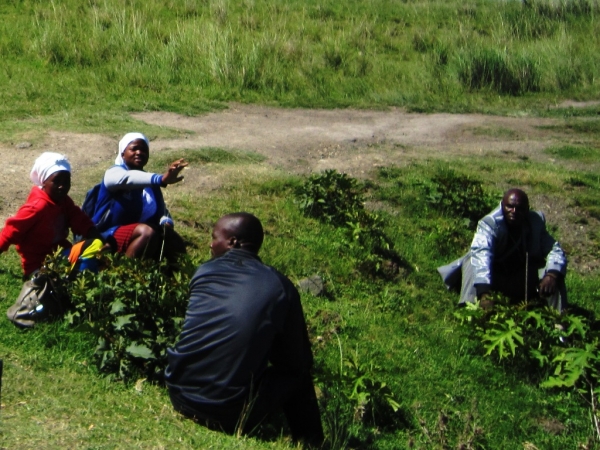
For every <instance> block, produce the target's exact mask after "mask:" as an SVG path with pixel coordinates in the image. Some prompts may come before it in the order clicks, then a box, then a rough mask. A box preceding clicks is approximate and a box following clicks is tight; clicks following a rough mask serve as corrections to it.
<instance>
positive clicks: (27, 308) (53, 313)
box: [6, 272, 67, 328]
mask: <svg viewBox="0 0 600 450" xmlns="http://www.w3.org/2000/svg"><path fill="white" fill-rule="evenodd" d="M59 283H60V281H59V280H53V279H52V278H51V277H50V276H48V275H47V274H45V273H41V272H35V273H34V274H33V275H32V276H31V278H30V279H29V280H27V281H25V283H23V287H22V288H21V293H20V294H19V296H18V297H17V301H16V302H15V304H14V305H12V306H11V307H10V308H8V311H6V316H7V317H8V320H10V321H11V322H12V323H14V324H15V325H17V326H18V327H21V328H32V327H33V326H34V325H35V324H36V323H38V322H41V321H43V320H46V319H50V318H53V317H60V316H62V315H63V314H64V312H65V309H66V303H67V298H66V295H65V294H64V293H63V292H62V290H61V289H60V286H59Z"/></svg>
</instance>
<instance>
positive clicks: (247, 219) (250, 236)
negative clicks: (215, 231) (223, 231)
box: [219, 212, 265, 253]
mask: <svg viewBox="0 0 600 450" xmlns="http://www.w3.org/2000/svg"><path fill="white" fill-rule="evenodd" d="M223 219H226V220H227V231H228V233H230V235H232V236H235V237H236V238H237V240H238V242H239V244H240V247H242V248H244V249H246V250H250V251H253V252H255V253H258V251H259V250H260V247H261V245H262V243H263V239H264V236H265V234H264V230H263V226H262V224H261V223H260V220H259V219H258V217H256V216H255V215H253V214H250V213H247V212H236V213H231V214H227V215H225V216H223V217H221V219H219V220H223Z"/></svg>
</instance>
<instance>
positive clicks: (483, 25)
mask: <svg viewBox="0 0 600 450" xmlns="http://www.w3.org/2000/svg"><path fill="white" fill-rule="evenodd" d="M534 3H535V2H534ZM572 4H574V5H584V4H586V2H573V3H572ZM519 7H520V6H519V2H507V3H500V4H499V3H497V2H472V3H469V4H466V5H465V4H464V2H456V3H453V2H406V3H400V2H389V1H375V2H349V3H348V2H346V3H345V4H343V5H342V4H340V3H339V2H333V1H330V2H318V3H317V2H294V1H291V2H286V3H281V4H279V3H273V2H260V1H256V2H244V3H239V4H233V3H229V2H225V1H220V2H219V1H214V2H207V3H205V4H201V3H200V2H189V1H168V2H158V1H147V2H143V3H142V2H135V1H132V2H127V3H126V4H123V3H122V2H116V1H109V0H107V1H105V2H85V3H84V2H80V1H75V0H71V1H69V0H65V1H59V2H54V3H45V2H36V1H28V0H23V1H17V2H13V3H10V4H8V3H3V4H2V5H0V17H1V18H2V20H0V55H1V56H2V61H3V65H2V67H1V68H0V85H1V86H2V89H1V90H0V105H1V106H0V117H1V118H2V119H3V120H2V125H0V129H1V130H2V139H12V138H13V137H15V136H20V135H25V134H28V135H29V134H31V133H44V131H45V130H48V129H61V130H71V129H74V130H87V131H96V132H111V133H114V132H116V130H120V129H127V128H128V127H130V126H131V119H130V118H128V116H127V112H129V111H137V110H147V109H149V110H153V109H164V110H172V111H179V112H184V113H199V112H202V111H205V110H206V109H209V108H213V107H217V106H218V105H219V104H220V102H223V101H229V100H240V101H259V102H268V103H278V104H282V105H307V106H359V107H361V106H377V107H382V106H383V107H385V106H387V105H404V106H408V107H412V108H415V109H422V110H432V109H444V110H466V109H469V110H482V111H496V112H504V113H513V112H515V111H517V112H523V111H530V110H532V109H533V110H535V109H537V110H538V112H543V111H541V107H540V105H546V104H547V103H548V102H549V101H550V102H553V101H555V100H559V99H561V98H565V97H575V98H579V99H594V98H596V96H597V94H596V91H597V80H598V66H597V58H595V57H590V55H595V54H597V53H598V49H597V48H598V37H597V36H600V33H598V30H597V27H598V25H597V21H595V20H592V19H593V18H594V16H595V14H597V10H595V9H593V10H592V11H591V12H590V11H588V12H585V11H583V10H582V11H580V10H577V9H576V8H575V9H573V8H572V9H571V10H569V9H552V8H550V9H544V8H538V9H537V10H535V11H534V12H531V11H526V12H525V13H522V11H519V10H518V8H519ZM65 37H66V38H65ZM498 52H499V53H498ZM478 61H484V62H485V61H487V62H489V63H494V64H495V66H494V67H495V68H496V69H495V70H496V72H493V73H499V74H504V78H502V79H503V80H505V81H503V82H499V81H495V78H492V79H490V78H486V76H487V75H485V74H486V72H485V71H484V72H482V73H483V75H482V77H483V81H484V86H483V88H482V89H474V90H471V88H470V87H472V84H473V83H475V84H476V83H478V81H477V80H478V78H476V77H475V78H474V77H473V74H474V73H475V72H474V71H473V67H474V66H476V63H477V62H478ZM529 63H531V64H533V66H531V65H528V64H529ZM527 67H533V68H534V69H535V71H536V72H535V73H537V74H539V77H538V78H534V79H533V82H535V83H537V84H535V83H534V84H533V85H531V84H519V83H525V82H531V79H530V78H527V77H525V78H521V79H520V78H518V77H517V78H515V77H514V73H515V71H514V70H515V68H517V69H518V68H527ZM517 72H518V71H517ZM521 73H523V72H521ZM461 74H462V75H461ZM511 74H512V75H511ZM461 76H462V78H461ZM511 77H512V78H511ZM465 80H466V81H465ZM511 80H512V82H513V83H516V86H517V88H518V87H519V86H521V85H522V86H529V88H530V89H531V91H527V92H523V93H519V95H510V94H503V95H498V93H499V92H501V91H502V90H503V89H509V88H510V86H511V84H510V82H511ZM528 80H529V81H528ZM536 80H537V81H536ZM467 82H468V83H467ZM469 83H470V84H469ZM485 83H487V84H485ZM503 83H508V84H503ZM507 86H508V87H507ZM536 86H537V87H536ZM567 112H569V113H572V111H567ZM544 113H545V112H544ZM547 113H548V114H560V115H562V114H564V113H565V111H563V110H561V111H558V112H557V113H552V112H547ZM583 114H584V115H595V114H597V108H591V109H588V110H586V111H584V112H583ZM565 128H566V129H567V130H570V131H571V132H573V133H575V135H576V136H578V135H583V134H585V135H586V136H587V140H586V141H585V146H586V147H585V148H587V150H584V151H583V153H582V150H581V148H580V147H577V148H575V150H573V149H571V150H569V149H568V148H567V147H557V148H555V149H550V150H549V151H550V152H551V153H552V154H553V155H554V156H556V157H557V158H559V159H560V160H561V161H563V162H564V164H565V165H566V167H567V168H568V167H569V163H570V162H573V161H575V162H577V161H581V162H584V163H586V164H587V170H586V171H584V172H582V171H581V169H578V170H575V169H574V168H573V169H568V170H567V171H565V170H560V171H558V170H557V169H556V168H555V167H554V166H550V165H548V166H546V165H541V166H539V165H532V164H528V163H527V162H526V161H522V162H517V163H515V162H507V161H504V160H499V161H486V162H484V163H483V166H484V167H483V166H482V165H481V164H480V163H478V162H476V161H468V160H467V161H465V160H461V161H451V162H449V164H451V165H453V166H459V165H460V166H462V167H464V169H465V170H471V171H473V172H479V173H485V174H486V185H487V186H488V187H489V188H490V189H496V191H498V190H501V189H502V188H504V187H506V185H505V183H511V184H519V185H523V186H526V187H527V188H528V189H530V190H531V191H533V192H534V193H541V192H548V193H549V194H550V196H551V198H555V199H560V200H563V201H565V202H567V204H577V205H580V206H582V207H584V208H586V211H587V213H588V214H592V215H594V214H596V217H597V214H598V212H597V209H594V208H597V207H596V205H597V204H598V194H597V193H598V188H599V186H598V182H597V177H596V178H594V176H593V175H594V173H597V171H598V169H599V168H598V167H597V164H598V163H597V158H593V157H591V155H592V154H594V152H596V151H597V148H598V147H599V140H598V136H599V134H598V128H597V121H591V122H590V121H580V120H573V121H568V122H566V123H565ZM161 133H165V131H164V130H163V131H161ZM571 140H572V139H567V138H565V143H569V144H570V142H571ZM220 158H222V159H219V160H217V161H216V162H214V163H213V164H214V166H213V167H214V170H221V169H223V168H224V167H226V165H227V164H232V162H231V161H227V158H223V155H222V154H221V156H220ZM251 161H252V160H248V161H246V163H251ZM202 162H203V159H202V158H201V157H199V158H198V163H202ZM233 163H234V164H235V161H233ZM430 170H431V169H428V168H427V167H420V168H416V169H414V168H413V169H411V171H409V172H399V173H400V175H401V177H400V179H403V178H404V179H408V178H410V176H411V175H413V176H415V177H416V179H419V178H427V176H429V175H431V171H430ZM244 171H246V172H244ZM482 171H483V172H482ZM242 173H246V174H247V177H243V176H241V177H240V176H237V178H238V179H236V180H231V183H229V184H228V185H229V186H230V188H228V189H227V190H223V191H221V192H219V193H211V194H210V196H209V197H206V198H204V199H202V201H201V202H198V197H197V196H194V197H192V196H191V194H190V195H185V194H181V195H180V196H177V197H176V198H173V199H172V200H171V201H172V203H173V205H172V207H173V210H174V213H175V216H176V218H177V219H179V220H185V219H188V218H193V219H196V218H199V217H200V218H201V220H200V226H199V227H192V226H183V227H181V231H182V233H183V234H184V235H185V236H186V237H188V238H189V239H191V240H193V241H194V242H196V243H197V245H198V248H197V249H194V250H193V252H194V255H195V257H196V259H197V260H198V261H201V260H203V259H204V258H205V257H206V252H205V251H204V249H205V248H206V244H207V242H208V234H209V233H208V230H207V227H208V226H209V224H210V223H211V222H212V221H214V220H215V219H216V218H218V217H219V216H220V215H221V214H222V213H225V212H229V211H231V210H238V209H241V208H243V209H247V210H252V211H255V212H256V213H257V214H258V215H259V216H260V217H261V218H263V220H265V224H266V228H267V231H268V235H267V242H266V245H265V249H264V259H265V261H266V262H267V263H270V264H273V265H274V266H276V267H278V268H280V269H281V270H282V271H284V272H285V273H287V274H289V275H290V277H292V278H293V279H299V278H301V277H303V276H306V275H311V274H313V273H320V274H322V275H323V276H324V277H325V278H326V280H327V285H328V289H329V290H330V292H331V298H328V299H323V298H312V297H310V296H305V297H304V303H305V309H306V315H307V318H308V322H309V325H310V327H311V335H312V337H313V338H314V339H315V354H316V361H317V376H318V383H319V386H320V387H322V388H327V386H328V385H330V384H332V383H333V382H334V381H335V374H336V373H338V370H337V367H338V365H339V359H340V348H341V350H342V355H343V357H344V359H345V360H346V361H347V362H349V361H354V362H355V363H356V365H358V366H361V372H360V373H364V374H367V375H368V376H369V377H370V378H371V379H374V380H378V381H385V382H386V383H388V385H389V386H390V387H391V390H392V392H393V394H394V397H395V398H396V399H397V400H398V401H399V402H400V406H401V408H400V413H399V417H397V418H396V419H397V420H399V423H400V425H398V424H396V426H394V427H391V428H385V427H384V426H382V425H380V427H379V429H378V430H375V429H374V427H372V426H367V425H365V426H364V427H363V428H364V429H363V430H362V436H363V437H364V436H367V437H368V438H369V439H371V440H372V446H373V447H375V448H398V447H403V446H405V445H406V446H408V443H409V442H410V441H411V440H412V441H413V442H414V444H415V445H417V446H421V447H423V448H432V447H434V446H435V444H438V445H441V443H442V440H443V439H447V441H448V442H449V445H450V446H455V445H457V443H458V442H459V441H460V440H461V439H462V440H463V441H464V440H465V439H467V438H468V437H469V435H473V434H474V433H475V432H474V431H473V429H472V428H469V426H474V425H476V426H478V427H481V429H482V430H483V431H482V433H483V434H482V436H481V437H480V438H479V440H480V443H481V444H482V445H483V446H485V447H486V448H507V449H512V448H518V447H520V446H522V445H524V443H525V442H531V443H533V444H535V445H536V446H538V448H575V447H576V445H577V444H578V443H581V442H584V441H585V440H586V439H587V437H588V436H590V435H591V430H590V423H589V417H588V413H587V410H586V409H585V408H584V407H582V405H581V403H580V402H579V400H578V398H577V396H576V395H575V394H573V395H569V394H555V393H550V392H547V391H543V390H541V389H539V388H538V387H537V386H536V383H535V382H534V381H530V378H529V377H528V376H526V375H524V374H522V373H520V372H519V371H518V370H517V369H515V368H513V367H511V366H510V364H504V365H501V366H498V365H495V364H493V362H492V361H491V360H489V359H486V358H482V357H481V351H480V349H479V348H478V347H477V346H476V345H474V344H472V343H469V342H466V341H465V340H464V339H463V338H461V335H460V334H459V333H458V331H457V327H456V325H457V324H456V322H455V321H454V319H453V317H452V308H453V305H454V302H455V301H456V298H455V296H453V295H451V294H448V293H447V292H446V291H445V290H444V289H443V288H442V286H440V283H439V280H438V278H437V276H436V273H435V271H434V269H435V267H436V266H437V265H438V264H441V263H444V262H447V261H448V260H449V259H451V258H452V257H454V256H458V254H460V252H461V251H462V249H464V248H465V246H466V245H467V240H468V237H467V233H458V235H455V234H454V232H455V224H454V223H453V222H452V221H451V220H450V219H448V218H445V217H439V216H437V215H435V214H429V213H427V212H424V211H419V210H413V209H410V208H409V207H408V205H410V204H411V202H412V200H411V197H417V198H419V195H422V192H421V191H419V188H418V187H417V186H415V185H412V184H410V183H407V184H402V183H398V180H394V179H393V177H392V179H380V180H379V181H378V182H377V184H378V186H379V187H378V189H376V190H374V192H373V195H374V196H377V198H380V199H382V201H383V202H384V205H386V208H384V209H385V210H386V211H392V213H391V214H390V213H389V212H382V214H383V216H384V217H385V218H386V220H387V226H386V232H387V233H388V234H389V235H390V236H391V237H392V239H393V242H394V243H395V246H396V248H397V249H398V250H399V252H400V253H401V254H402V256H403V257H405V258H406V259H407V260H408V261H409V262H410V264H411V265H412V266H413V267H414V269H415V270H414V271H413V272H411V273H408V274H406V275H405V276H403V277H402V279H400V280H395V281H394V282H384V281H373V280H371V279H370V278H368V277H366V276H363V275H361V274H360V273H359V271H357V269H356V266H357V264H358V263H359V262H360V258H361V256H362V255H360V254H354V253H352V252H351V251H350V250H349V245H348V238H347V237H346V235H345V234H344V233H342V232H340V231H338V230H335V229H333V228H331V227H328V226H326V225H322V224H319V223H317V222H315V221H313V220H309V219H306V218H303V217H302V216H301V215H300V214H299V212H298V210H297V207H296V206H295V205H294V204H293V202H292V201H291V191H290V189H289V186H293V185H295V184H297V183H298V180H295V179H289V178H288V177H287V176H285V175H272V176H269V177H266V176H265V175H261V176H260V177H257V176H256V173H255V172H252V166H251V165H250V168H248V167H247V166H244V168H243V169H242ZM91 178H93V180H92V179H91ZM91 178H90V181H89V182H88V183H87V184H90V185H91V184H92V183H93V182H94V181H95V179H96V178H97V177H96V176H94V177H91ZM573 178H576V179H577V180H579V181H578V182H577V183H573V182H572V181H571V182H569V179H573ZM80 180H81V182H82V183H84V182H85V177H83V176H82V177H81V179H80ZM78 200H80V199H78ZM191 223H193V221H192V222H191ZM571 225H573V224H571ZM560 232H561V230H560V229H558V230H557V233H558V234H559V235H560ZM595 242H596V243H595V244H594V245H596V247H595V248H594V249H592V251H594V252H597V251H598V248H597V240H596V241H595ZM18 279H19V267H18V260H17V258H16V255H15V253H14V251H11V252H9V253H8V254H5V255H2V258H1V259H0V284H2V285H3V286H4V289H3V291H2V293H1V294H0V306H1V307H2V308H7V307H8V306H9V305H10V304H11V303H12V301H13V299H14V298H15V296H16V295H17V293H18V292H17V291H18V289H19V282H18ZM567 282H568V284H569V287H570V288H571V292H573V295H572V300H573V301H574V302H575V303H576V304H578V305H580V306H582V307H586V308H590V309H594V310H595V309H597V306H596V299H597V293H598V292H599V291H600V280H599V279H598V277H597V276H586V277H584V276H582V275H580V274H577V273H571V274H570V276H569V278H568V280H567ZM317 336H319V337H320V339H317ZM338 338H339V341H338ZM93 345H94V344H93V343H92V342H90V340H89V338H88V337H87V336H85V335H84V334H81V333H76V332H73V331H72V330H68V329H66V328H65V327H64V326H63V325H62V324H54V325H49V326H42V327H40V328H39V330H36V331H34V332H30V333H21V332H18V331H16V330H15V329H14V328H13V327H12V325H11V324H9V323H7V321H6V320H4V321H0V357H2V358H3V359H4V361H5V374H4V386H3V388H4V389H3V397H2V403H3V404H4V408H3V409H2V411H1V416H0V447H5V448H17V447H19V448H35V447H42V448H115V447H117V448H136V447H139V448H192V447H196V448H198V447H199V448H207V447H215V448H224V447H227V448H268V447H271V448H284V447H287V443H286V442H285V441H283V440H279V441H276V442H266V443H264V442H259V441H255V440H252V439H241V440H237V439H233V438H229V437H226V436H222V435H219V434H217V433H212V432H209V431H206V430H204V429H202V428H199V427H196V426H195V425H193V424H192V423H190V422H189V421H183V420H180V419H179V418H178V417H177V416H176V415H174V414H173V413H172V410H171V409H170V407H169V402H168V398H167V397H166V395H165V393H164V391H163V390H162V389H160V388H157V387H152V386H145V385H142V386H143V388H142V391H141V392H138V391H137V390H136V389H135V388H134V387H124V386H121V385H120V384H118V383H109V382H106V381H104V380H102V379H101V378H99V377H98V376H97V375H96V373H95V370H94V368H93V367H92V364H91V353H92V351H93ZM344 370H345V371H346V372H347V373H350V369H348V368H345V369H344ZM345 380H346V382H353V381H356V378H352V375H351V374H350V375H349V378H346V379H345ZM440 412H443V413H444V414H445V415H446V416H447V417H448V422H447V425H444V421H443V420H442V421H440ZM470 415H471V416H472V417H473V418H472V419H469V417H471V416H470ZM338 417H339V414H336V410H335V409H333V408H332V407H330V408H328V409H326V410H324V419H325V420H326V423H327V425H328V434H329V436H330V437H331V436H332V435H333V432H332V430H334V429H335V428H334V426H335V424H336V419H337V418H338ZM550 419H555V420H557V421H558V422H560V423H561V424H564V425H565V426H566V431H564V432H562V433H561V434H559V435H558V436H555V435H553V434H551V433H549V432H548V431H546V429H545V428H544V426H543V424H545V423H547V421H548V420H550ZM338 420H340V419H338ZM467 425H468V426H467ZM443 426H445V427H446V431H444V429H443ZM365 442H367V441H363V444H362V445H363V446H366V444H365Z"/></svg>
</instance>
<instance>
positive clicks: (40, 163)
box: [29, 152, 71, 187]
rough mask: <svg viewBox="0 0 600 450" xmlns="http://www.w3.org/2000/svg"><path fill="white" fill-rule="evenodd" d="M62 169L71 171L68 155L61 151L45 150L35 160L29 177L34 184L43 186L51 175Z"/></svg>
mask: <svg viewBox="0 0 600 450" xmlns="http://www.w3.org/2000/svg"><path fill="white" fill-rule="evenodd" d="M61 170H66V171H67V172H69V173H70V172H71V164H69V161H68V160H67V157H66V156H65V155H61V154H60V153H54V152H44V153H42V154H41V155H40V156H39V157H38V159H36V160H35V163H34V164H33V168H32V169H31V173H30V174H29V178H31V181H33V184H35V185H36V186H40V187H41V186H42V185H43V184H44V181H46V180H47V179H48V177H50V175H52V174H53V173H54V172H59V171H61Z"/></svg>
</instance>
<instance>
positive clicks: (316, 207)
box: [297, 170, 364, 226]
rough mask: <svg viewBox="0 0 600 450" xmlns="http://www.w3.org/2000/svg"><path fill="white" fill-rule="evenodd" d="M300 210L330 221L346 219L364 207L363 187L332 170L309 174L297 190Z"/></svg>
mask: <svg viewBox="0 0 600 450" xmlns="http://www.w3.org/2000/svg"><path fill="white" fill-rule="evenodd" d="M297 200H298V205H299V206H300V209H301V210H302V212H303V213H304V214H305V215H307V216H309V217H314V218H317V219H319V220H322V221H325V222H329V223H331V224H332V225H337V226H340V225H342V226H343V225H346V223H347V222H348V221H349V220H351V219H352V218H353V217H355V216H356V215H357V214H359V212H360V211H364V205H363V190H362V188H361V186H360V185H359V183H358V181H356V180H355V179H354V178H352V177H350V176H348V175H346V174H345V173H339V172H337V171H335V170H326V171H325V172H323V173H321V174H316V175H311V176H310V177H309V178H308V180H307V181H306V182H305V183H304V185H302V186H301V187H300V188H299V189H298V192H297Z"/></svg>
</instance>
